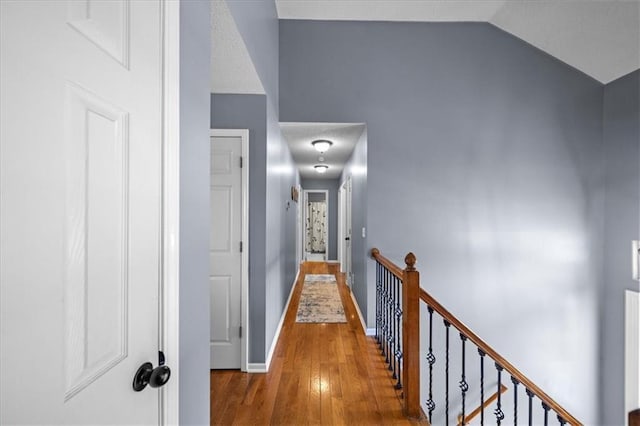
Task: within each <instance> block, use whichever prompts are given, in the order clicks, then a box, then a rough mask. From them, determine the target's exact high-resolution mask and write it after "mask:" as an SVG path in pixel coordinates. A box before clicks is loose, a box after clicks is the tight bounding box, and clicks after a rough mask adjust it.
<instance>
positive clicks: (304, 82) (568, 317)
mask: <svg viewBox="0 0 640 426" xmlns="http://www.w3.org/2000/svg"><path fill="white" fill-rule="evenodd" d="M280 52H281V55H280V118H281V120H282V121H301V122H366V123H367V133H368V135H367V136H368V137H367V146H368V161H367V162H368V167H367V201H366V204H367V210H368V217H367V222H368V241H367V245H368V248H371V247H373V246H376V247H379V248H380V249H381V250H382V252H383V253H384V254H385V255H387V256H388V257H390V258H391V259H394V260H396V261H397V262H398V263H400V264H401V261H402V259H403V258H404V255H405V254H406V253H407V252H408V251H413V252H414V253H415V254H416V256H417V258H418V265H417V266H418V268H419V269H420V270H421V274H422V275H421V276H422V286H423V287H424V288H426V289H427V290H428V291H430V292H431V293H432V294H433V295H434V296H435V297H436V298H438V299H439V300H440V301H441V302H442V303H443V304H444V305H445V306H447V307H449V309H450V310H451V311H452V312H453V313H454V314H456V315H458V316H459V317H460V318H461V319H462V320H463V321H464V322H465V323H468V324H472V325H473V327H474V329H475V330H476V331H477V332H478V333H479V334H480V335H481V336H483V337H484V338H485V339H486V341H488V342H489V343H490V344H492V345H493V346H494V347H495V348H496V349H497V350H498V351H499V352H500V353H502V354H504V355H505V356H506V357H507V358H508V359H510V360H511V361H512V362H513V363H515V365H516V366H518V367H520V369H521V370H522V371H523V372H524V373H525V374H527V375H528V376H529V377H530V378H531V379H533V380H534V381H535V382H537V383H538V384H539V385H540V386H541V387H542V388H543V389H546V390H547V392H548V393H549V394H551V395H552V396H554V397H555V398H556V399H557V400H558V401H559V402H560V403H561V404H563V405H565V406H566V408H567V409H568V410H569V411H570V412H573V413H575V414H576V415H577V416H578V417H579V418H580V420H582V421H583V422H585V423H587V424H597V423H598V419H599V416H598V410H599V408H598V407H599V401H598V399H597V396H598V391H597V384H598V383H597V382H598V380H597V377H598V367H597V361H598V351H597V347H598V343H599V341H598V338H599V335H598V331H597V330H598V319H599V318H598V308H597V306H598V296H599V294H598V291H599V278H600V277H601V274H602V264H601V259H602V257H601V256H602V253H601V251H602V223H603V220H604V212H603V210H604V205H603V199H602V196H601V195H600V196H599V195H598V193H601V191H598V187H599V186H600V187H601V186H602V179H603V163H602V150H603V148H602V112H603V111H602V101H603V88H602V85H601V84H599V83H598V82H596V81H594V80H592V79H590V78H589V77H587V76H585V75H584V74H581V73H579V72H577V71H576V70H574V69H572V68H569V67H568V66H566V65H565V64H563V63H561V62H559V61H557V60H555V59H553V58H551V57H550V56H548V55H546V54H544V53H542V52H541V51H539V50H537V49H535V48H533V47H531V46H530V45H528V44H526V43H524V42H522V41H520V40H518V39H516V38H514V37H512V36H510V35H508V34H506V33H504V32H502V31H500V30H499V29H497V28H495V27H492V26H491V25H489V24H482V23H455V24H438V23H432V24H429V23H388V22H387V23H382V22H323V21H281V24H280ZM310 99H312V100H313V102H309V100H310ZM354 228H355V227H354ZM364 254H365V253H362V255H363V256H364ZM354 256H355V255H354ZM367 268H368V272H367V277H369V279H368V281H367V284H368V285H367V288H366V299H367V300H368V306H367V308H366V309H365V311H366V312H365V315H366V316H367V321H368V325H369V326H370V327H371V326H373V325H374V309H373V303H372V300H373V292H374V286H375V284H374V282H373V278H372V277H373V262H372V261H368V267H367ZM356 295H357V296H358V301H359V303H362V299H363V298H364V296H363V295H362V294H359V295H358V293H356ZM559 378H562V379H561V380H560V379H559Z"/></svg>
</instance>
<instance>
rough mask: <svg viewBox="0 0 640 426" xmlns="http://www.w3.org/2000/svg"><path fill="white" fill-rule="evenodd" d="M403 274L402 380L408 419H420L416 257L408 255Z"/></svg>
mask: <svg viewBox="0 0 640 426" xmlns="http://www.w3.org/2000/svg"><path fill="white" fill-rule="evenodd" d="M404 262H405V263H406V264H407V267H406V268H405V269H404V271H403V273H402V349H403V354H402V361H403V368H402V381H403V383H404V411H405V413H404V414H405V416H407V417H411V418H420V417H421V415H422V410H421V409H420V273H419V272H418V271H417V270H416V267H415V264H416V256H415V255H414V254H413V253H409V254H407V256H406V257H405V258H404Z"/></svg>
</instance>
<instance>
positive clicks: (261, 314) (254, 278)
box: [211, 94, 267, 363]
mask: <svg viewBox="0 0 640 426" xmlns="http://www.w3.org/2000/svg"><path fill="white" fill-rule="evenodd" d="M211 128H216V129H249V243H248V247H249V362H251V363H258V362H264V354H265V338H264V332H265V330H264V319H265V304H264V300H265V282H264V277H265V235H266V220H265V209H266V198H265V195H266V189H267V188H266V183H265V178H264V177H265V176H266V167H267V98H266V96H265V95H218V94H216V95H211Z"/></svg>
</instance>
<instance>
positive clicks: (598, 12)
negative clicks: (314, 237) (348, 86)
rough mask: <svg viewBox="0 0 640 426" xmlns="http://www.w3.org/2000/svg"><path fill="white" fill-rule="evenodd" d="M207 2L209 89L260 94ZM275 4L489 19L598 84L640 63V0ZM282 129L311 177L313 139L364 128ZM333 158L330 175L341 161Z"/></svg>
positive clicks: (304, 0)
mask: <svg viewBox="0 0 640 426" xmlns="http://www.w3.org/2000/svg"><path fill="white" fill-rule="evenodd" d="M261 1H266V0H261ZM212 5H213V7H212V19H211V26H212V38H213V47H212V49H213V50H212V58H213V64H212V79H211V85H212V86H211V87H212V92H213V93H259V94H264V89H263V86H262V83H261V82H260V78H259V77H258V74H257V72H256V70H255V68H254V66H253V63H252V62H251V58H250V56H249V54H248V52H247V49H246V47H245V44H244V41H243V40H242V37H241V36H240V34H239V32H238V30H237V28H236V26H235V22H234V20H233V17H232V15H231V12H230V11H229V9H228V7H227V5H226V2H225V0H212ZM276 7H277V11H278V17H279V18H280V19H303V20H357V21H411V22H488V23H490V24H492V25H495V26H497V27H499V28H501V29H502V30H504V31H506V32H508V33H511V34H512V35H514V36H516V37H518V38H520V39H522V40H524V41H526V42H527V43H529V44H531V45H533V46H535V47H537V48H538V49H541V50H542V51H544V52H546V53H548V54H549V55H551V56H554V57H556V58H557V59H559V60H560V61H563V62H565V63H566V64H568V65H570V66H572V67H574V68H575V69H577V70H579V71H581V72H583V73H585V74H587V75H589V76H591V77H592V78H594V79H595V80H597V81H599V82H601V83H603V84H606V83H609V82H611V81H613V80H616V79H617V78H619V77H622V76H624V75H626V74H628V73H630V72H633V71H635V70H637V69H639V68H640V0H276ZM282 129H283V134H284V136H285V138H286V139H287V142H288V144H289V146H290V147H291V149H292V153H293V154H294V156H295V157H296V159H295V160H296V162H298V163H300V166H301V170H302V169H304V170H305V171H307V172H308V173H306V172H305V173H303V174H305V176H307V175H308V177H311V176H312V173H313V172H312V170H313V168H312V164H313V163H314V162H317V161H316V159H315V156H317V153H315V152H314V151H313V150H312V149H311V148H310V141H311V140H312V139H315V138H320V137H329V136H331V137H332V138H333V139H335V140H341V141H343V142H341V147H342V150H344V151H345V152H350V150H351V149H353V145H354V144H355V142H357V139H358V137H359V135H360V133H361V132H362V129H363V127H362V125H345V124H343V125H340V124H327V123H324V124H323V123H297V124H294V123H288V124H285V123H283V125H282ZM342 145H344V146H342ZM296 147H300V149H298V148H296ZM302 147H304V148H305V149H302ZM339 151H340V149H336V150H335V152H334V154H338V153H339ZM305 155H306V157H305ZM307 157H308V158H307ZM337 160H338V159H337V158H336V159H333V160H332V161H336V164H334V168H333V170H332V173H330V174H331V177H334V176H333V175H334V174H336V173H338V171H339V170H340V169H341V164H339V163H340V162H341V161H342V162H343V161H344V159H341V160H340V161H337ZM302 166H305V167H306V169H305V167H302ZM307 169H308V170H307Z"/></svg>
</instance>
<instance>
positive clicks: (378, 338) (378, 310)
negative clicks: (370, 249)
mask: <svg viewBox="0 0 640 426" xmlns="http://www.w3.org/2000/svg"><path fill="white" fill-rule="evenodd" d="M380 268H381V266H380V263H378V261H376V341H377V342H378V344H380V296H381V295H380V293H381V292H382V283H381V281H380V274H381V272H380Z"/></svg>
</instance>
